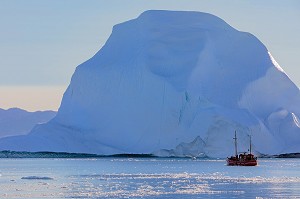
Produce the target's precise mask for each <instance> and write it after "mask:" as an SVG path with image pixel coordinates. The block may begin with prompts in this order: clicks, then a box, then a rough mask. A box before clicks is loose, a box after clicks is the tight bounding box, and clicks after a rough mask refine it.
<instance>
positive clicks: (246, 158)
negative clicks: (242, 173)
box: [227, 131, 257, 166]
mask: <svg viewBox="0 0 300 199" xmlns="http://www.w3.org/2000/svg"><path fill="white" fill-rule="evenodd" d="M233 139H234V146H235V156H231V157H227V166H256V165H257V157H255V156H254V155H253V154H252V151H251V136H250V150H249V153H247V152H244V153H240V154H238V152H237V137H236V131H235V132H234V138H233Z"/></svg>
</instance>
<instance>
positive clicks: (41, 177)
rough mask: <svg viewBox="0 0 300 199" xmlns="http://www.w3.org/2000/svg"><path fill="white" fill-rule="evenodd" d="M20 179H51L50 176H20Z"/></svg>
mask: <svg viewBox="0 0 300 199" xmlns="http://www.w3.org/2000/svg"><path fill="white" fill-rule="evenodd" d="M21 179H22V180H53V178H51V177H47V176H25V177H22V178H21Z"/></svg>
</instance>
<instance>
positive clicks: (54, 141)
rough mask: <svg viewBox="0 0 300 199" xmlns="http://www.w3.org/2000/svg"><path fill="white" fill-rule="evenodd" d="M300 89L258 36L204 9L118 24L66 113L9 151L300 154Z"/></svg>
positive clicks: (4, 145)
mask: <svg viewBox="0 0 300 199" xmlns="http://www.w3.org/2000/svg"><path fill="white" fill-rule="evenodd" d="M299 94H300V93H299V88H298V87H297V86H296V85H295V84H294V83H293V82H292V81H291V80H290V79H289V77H288V76H287V74H286V73H285V72H284V70H283V69H282V68H281V67H280V66H279V64H278V63H277V62H276V61H275V59H274V58H273V57H272V55H271V53H270V52H269V51H268V49H267V48H266V47H265V46H264V45H263V44H262V43H261V42H260V41H259V40H258V39H257V38H256V37H255V36H253V35H252V34H250V33H247V32H241V31H238V30H236V29H234V28H233V27H231V26H230V25H228V24H227V23H226V22H225V21H223V20H222V19H220V18H218V17H216V16H214V15H211V14H208V13H201V12H191V11H163V10H150V11H145V12H144V13H142V14H141V15H140V16H139V17H138V18H136V19H133V20H130V21H126V22H124V23H121V24H118V25H115V26H114V27H113V30H112V34H111V36H110V37H109V39H108V40H107V42H106V43H105V45H104V46H103V47H102V48H101V49H100V50H99V51H98V52H97V53H96V54H95V55H94V56H93V57H92V58H91V59H89V60H87V61H86V62H84V63H82V64H81V65H79V66H78V67H77V68H76V71H75V72H74V74H73V76H72V79H71V82H70V85H69V86H68V88H67V90H66V91H65V93H64V96H63V99H62V102H61V106H60V108H59V110H58V113H57V115H56V116H55V117H54V118H53V119H52V120H51V121H49V122H48V123H46V124H41V125H37V126H36V127H35V128H33V130H32V131H31V132H30V133H29V134H28V135H25V136H15V137H8V138H3V139H1V140H0V149H1V150H15V151H30V152H37V151H51V152H70V153H92V154H101V155H111V154H123V153H132V154H154V155H159V156H179V157H183V156H194V157H226V156H228V155H231V154H232V153H233V152H234V145H233V139H232V138H233V135H234V131H237V137H238V138H239V151H247V150H248V143H249V135H251V136H252V141H253V146H252V149H253V150H254V153H256V154H269V155H274V154H282V153H293V152H299V151H300V145H299V142H300V128H299V127H300V126H299V115H300V95H299Z"/></svg>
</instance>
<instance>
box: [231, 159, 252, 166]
mask: <svg viewBox="0 0 300 199" xmlns="http://www.w3.org/2000/svg"><path fill="white" fill-rule="evenodd" d="M227 165H228V166H256V165H257V161H256V160H247V161H244V160H231V159H227Z"/></svg>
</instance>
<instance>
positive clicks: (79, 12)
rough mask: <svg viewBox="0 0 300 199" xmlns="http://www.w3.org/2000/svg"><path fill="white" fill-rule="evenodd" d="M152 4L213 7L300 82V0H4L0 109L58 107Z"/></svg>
mask: <svg viewBox="0 0 300 199" xmlns="http://www.w3.org/2000/svg"><path fill="white" fill-rule="evenodd" d="M151 9H160V10H192V11H200V12H207V13H211V14H214V15H216V16H218V17H220V18H222V19H223V20H225V21H226V22H227V23H229V24H230V25H231V26H233V27H234V28H236V29H238V30H240V31H244V32H250V33H252V34H254V35H255V36H256V37H257V38H258V39H259V40H260V41H262V42H263V43H264V44H265V45H266V47H267V48H268V50H269V51H270V52H271V54H272V55H273V57H274V58H275V60H276V61H277V62H278V63H279V64H280V66H281V67H282V68H283V69H284V70H285V72H286V73H287V75H288V76H289V77H290V78H291V80H292V81H293V82H294V83H295V84H296V85H297V86H298V87H300V60H299V56H300V36H299V35H300V1H299V0H285V1H282V0H264V1H261V0H184V1H183V0H43V1H41V0H26V1H23V0H0V28H1V29H0V30H1V31H0V56H1V57H0V108H2V109H8V108H12V107H19V108H23V109H26V110H28V111H37V110H57V109H58V108H59V106H60V102H61V99H62V95H63V93H64V91H65V90H66V88H67V86H68V84H69V83H70V80H71V76H72V74H73V72H74V71H75V68H76V66H78V65H79V64H81V63H82V62H84V61H86V60H88V59H89V58H91V57H92V56H93V55H94V54H95V53H96V52H97V51H99V50H100V48H101V47H102V46H103V45H104V44H105V41H106V40H107V38H108V37H109V35H110V33H111V30H112V27H113V26H114V25H115V24H118V23H122V22H124V21H127V20H130V19H133V18H136V17H138V16H139V14H141V13H142V12H143V11H145V10H151Z"/></svg>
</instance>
